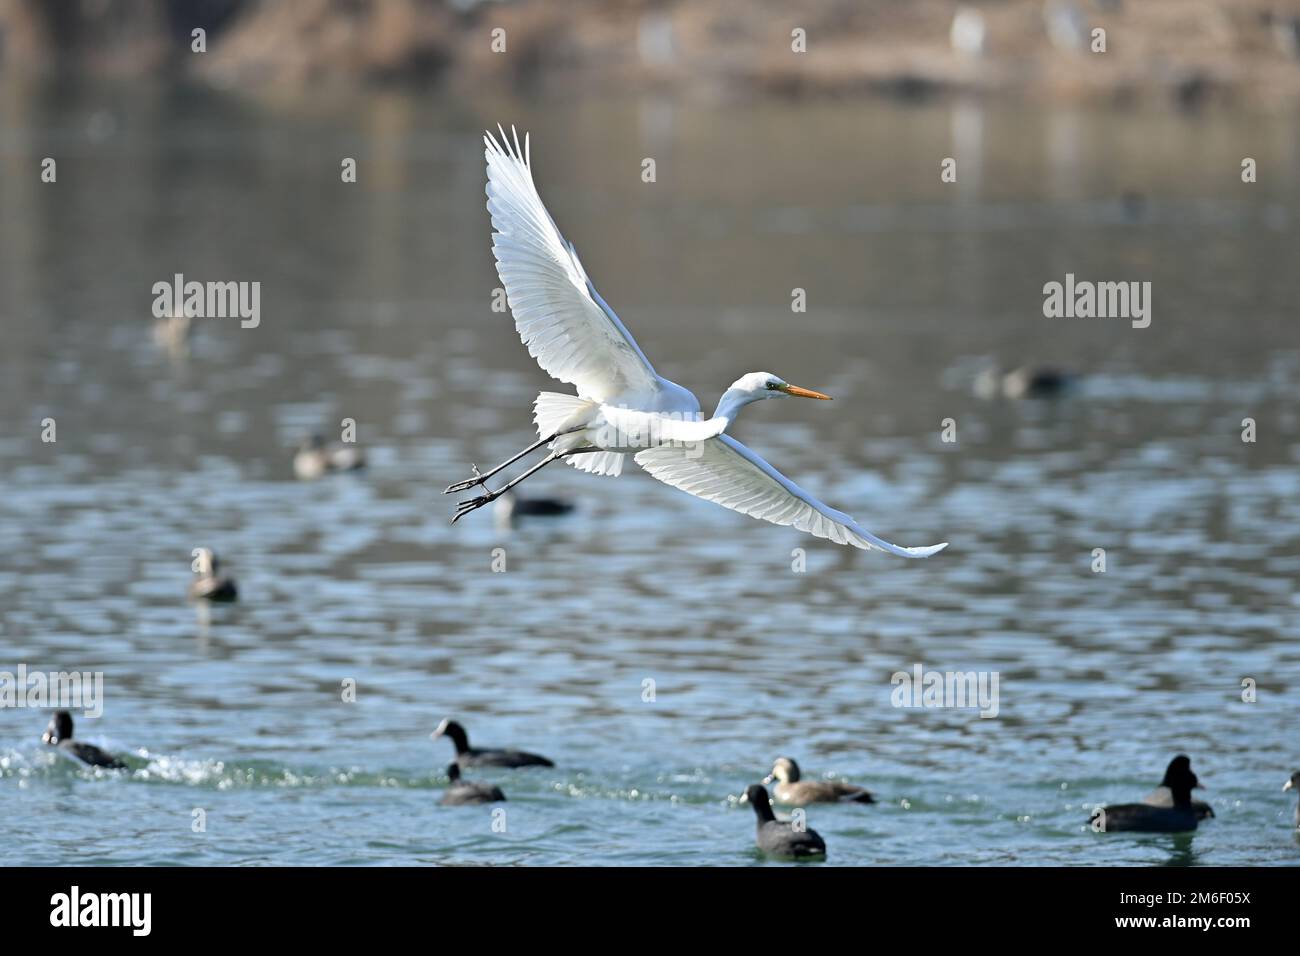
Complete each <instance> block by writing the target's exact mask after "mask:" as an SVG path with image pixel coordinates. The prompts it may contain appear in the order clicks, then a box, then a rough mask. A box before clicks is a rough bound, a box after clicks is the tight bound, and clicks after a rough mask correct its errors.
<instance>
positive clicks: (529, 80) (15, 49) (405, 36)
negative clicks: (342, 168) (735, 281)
mask: <svg viewBox="0 0 1300 956" xmlns="http://www.w3.org/2000/svg"><path fill="white" fill-rule="evenodd" d="M959 10H961V11H962V13H961V15H960V17H959V18H958V19H957V20H956V21H955V20H954V17H955V16H956V15H957V13H958V11H959ZM195 29H202V30H204V31H205V41H206V43H205V45H206V50H205V52H202V53H196V52H193V51H192V49H191V46H192V42H193V41H192V31H193V30H195ZM1097 29H1100V30H1104V31H1105V35H1104V36H1105V39H1104V42H1105V50H1104V52H1100V51H1094V49H1093V47H1094V46H1097V45H1098V37H1099V35H1098V34H1094V33H1093V31H1094V30H1097ZM498 31H499V32H498ZM798 31H803V33H802V34H799V33H798ZM801 38H802V42H803V47H802V49H796V47H798V46H799V45H800V40H801ZM0 70H5V71H26V72H38V73H53V72H77V73H88V74H93V75H105V74H108V75H129V74H142V75H158V76H171V77H174V76H178V75H187V76H192V77H194V78H195V79H198V80H201V81H204V82H210V83H214V84H218V85H223V86H239V87H246V88H254V89H255V88H261V87H275V88H288V89H291V90H292V89H302V88H307V87H311V88H317V87H319V86H320V85H322V84H324V85H332V84H339V85H347V84H353V85H355V84H358V83H447V84H451V85H453V86H457V85H459V86H464V87H466V88H471V87H472V88H481V87H483V86H485V85H491V84H506V85H512V86H527V87H530V88H542V89H551V90H560V91H569V90H573V89H593V88H600V89H609V88H624V89H655V90H666V91H670V92H674V93H683V94H686V93H701V92H703V93H706V94H710V95H720V96H724V97H725V96H750V95H770V94H777V95H787V96H819V95H823V96H833V95H843V94H858V93H862V92H876V93H881V94H886V95H897V96H909V97H911V96H930V95H944V94H951V93H978V94H986V95H992V94H997V95H1010V96H1020V97H1032V98H1068V99H1077V100H1099V101H1119V102H1128V101H1133V100H1138V99H1154V100H1168V99H1173V100H1175V101H1177V102H1178V103H1180V104H1183V105H1188V106H1193V105H1199V104H1201V103H1205V102H1216V101H1217V102H1225V103H1233V104H1241V103H1243V102H1247V103H1259V104H1270V103H1279V102H1281V103H1285V102H1289V101H1293V100H1294V99H1295V98H1296V97H1297V96H1300V0H1140V2H1139V0H971V2H966V3H957V2H955V0H911V2H907V3H903V2H899V0H676V2H653V0H604V2H598V0H563V2H561V0H517V2H484V0H452V2H449V0H286V2H279V3H266V2H256V0H189V2H185V0H0Z"/></svg>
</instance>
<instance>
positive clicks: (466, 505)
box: [451, 448, 603, 524]
mask: <svg viewBox="0 0 1300 956" xmlns="http://www.w3.org/2000/svg"><path fill="white" fill-rule="evenodd" d="M602 450H603V449H600V448H579V449H575V450H574V451H562V452H559V453H556V452H551V453H550V454H549V455H547V456H546V457H545V458H543V459H542V460H541V461H539V462H538V463H537V464H535V465H533V467H531V468H529V469H528V470H527V471H526V472H524V473H523V474H522V475H520V476H519V477H517V478H513V479H511V480H510V481H508V482H506V483H505V484H504V485H502V486H501V487H500V488H498V489H497V490H496V491H489V492H488V493H487V494H485V495H479V496H478V497H477V498H466V499H465V500H464V501H460V502H457V503H456V514H455V515H454V516H453V517H452V519H451V523H452V524H455V523H456V522H457V521H459V520H460V519H461V518H463V517H465V516H466V515H467V514H469V513H470V512H471V511H477V510H478V509H479V508H482V507H483V506H484V505H486V504H490V503H491V502H493V501H495V500H496V499H497V498H500V497H501V496H502V495H503V494H505V493H506V492H507V491H509V490H510V489H511V488H513V487H514V486H515V485H517V484H519V482H521V481H523V480H524V479H525V478H527V477H528V476H529V475H533V474H536V473H537V472H539V471H541V470H542V469H543V468H545V467H546V466H547V465H549V464H550V463H551V462H553V461H558V460H559V459H561V458H568V457H569V456H570V455H585V454H590V453H591V452H597V451H602ZM484 487H485V488H486V487H487V486H486V485H485V486H484Z"/></svg>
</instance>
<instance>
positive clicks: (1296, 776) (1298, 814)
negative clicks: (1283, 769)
mask: <svg viewBox="0 0 1300 956" xmlns="http://www.w3.org/2000/svg"><path fill="white" fill-rule="evenodd" d="M1282 790H1283V791H1286V790H1300V770H1297V771H1296V772H1295V773H1293V774H1291V776H1290V777H1288V778H1287V781H1286V783H1284V784H1282ZM1295 825H1296V827H1297V828H1300V803H1297V804H1296V808H1295Z"/></svg>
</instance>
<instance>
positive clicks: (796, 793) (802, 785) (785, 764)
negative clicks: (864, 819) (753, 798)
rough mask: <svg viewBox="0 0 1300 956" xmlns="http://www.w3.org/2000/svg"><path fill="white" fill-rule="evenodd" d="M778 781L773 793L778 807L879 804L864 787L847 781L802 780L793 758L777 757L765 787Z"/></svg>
mask: <svg viewBox="0 0 1300 956" xmlns="http://www.w3.org/2000/svg"><path fill="white" fill-rule="evenodd" d="M774 780H775V781H776V786H775V787H774V788H773V789H772V794H773V796H775V797H776V802H777V803H784V804H786V805H788V806H803V805H805V804H808V803H875V802H876V800H875V798H874V797H872V796H871V794H870V793H868V792H867V791H866V790H864V789H863V788H862V787H855V786H854V785H853V784H851V783H845V782H844V781H843V780H802V779H800V776H799V765H798V764H797V763H795V762H794V761H793V760H791V759H790V758H789V757H777V758H776V763H775V764H773V766H772V772H771V773H770V774H768V775H767V776H766V777H765V778H764V779H763V783H764V784H769V783H771V782H772V781H774Z"/></svg>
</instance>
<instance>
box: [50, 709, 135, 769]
mask: <svg viewBox="0 0 1300 956" xmlns="http://www.w3.org/2000/svg"><path fill="white" fill-rule="evenodd" d="M41 742H42V743H46V744H49V745H50V746H51V747H58V748H59V749H60V750H62V751H63V752H64V753H65V754H68V755H69V756H70V757H75V758H76V759H77V760H80V761H81V762H82V763H85V764H90V766H92V767H105V768H107V769H109V770H125V769H126V764H124V763H122V761H120V760H118V759H117V758H116V757H114V756H113V755H112V754H110V753H106V752H104V751H103V750H100V749H99V748H98V747H96V746H95V745H94V744H87V743H82V742H81V741H80V740H73V739H72V714H70V713H68V712H67V711H66V710H60V711H58V712H56V713H55V715H54V716H53V717H51V718H50V725H49V726H48V727H46V728H45V733H43V734H42V735H41Z"/></svg>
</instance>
